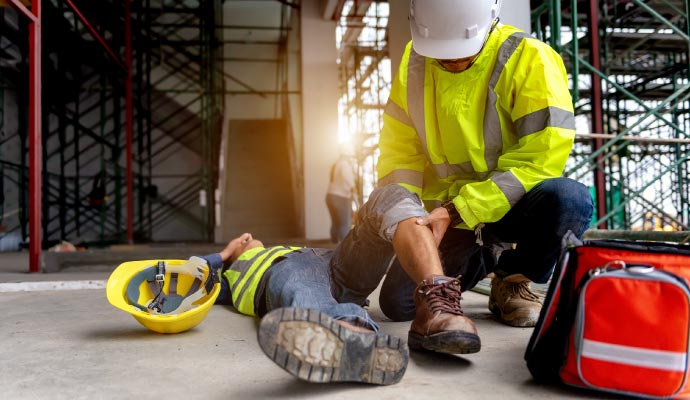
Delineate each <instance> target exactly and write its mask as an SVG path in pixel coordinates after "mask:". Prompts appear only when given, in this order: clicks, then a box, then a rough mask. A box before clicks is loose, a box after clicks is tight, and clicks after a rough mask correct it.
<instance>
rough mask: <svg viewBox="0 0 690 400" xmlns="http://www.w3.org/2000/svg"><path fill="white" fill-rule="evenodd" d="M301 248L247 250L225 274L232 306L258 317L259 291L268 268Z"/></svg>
mask: <svg viewBox="0 0 690 400" xmlns="http://www.w3.org/2000/svg"><path fill="white" fill-rule="evenodd" d="M299 249H300V247H285V246H276V247H269V248H264V247H255V248H253V249H250V250H247V251H245V252H244V253H242V255H240V256H239V257H238V258H237V260H235V262H233V263H232V264H231V265H230V267H229V268H228V270H227V271H225V272H224V273H223V276H224V277H225V279H227V280H228V285H229V287H230V295H231V297H232V304H233V305H234V306H235V308H236V309H237V311H239V312H241V313H242V314H247V315H258V310H259V297H260V296H257V289H258V288H259V284H260V283H261V278H262V277H263V276H264V274H265V273H266V271H267V270H268V268H269V267H270V266H271V265H273V263H274V261H276V259H277V258H278V257H281V256H284V255H285V254H287V253H290V252H293V251H295V250H299Z"/></svg>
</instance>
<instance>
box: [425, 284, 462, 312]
mask: <svg viewBox="0 0 690 400" xmlns="http://www.w3.org/2000/svg"><path fill="white" fill-rule="evenodd" d="M420 292H422V293H424V296H426V298H427V301H428V302H429V308H430V309H431V311H432V312H446V313H450V314H455V315H465V313H464V312H463V311H462V307H460V300H462V295H461V293H460V281H459V280H457V279H453V280H450V281H448V282H444V283H438V284H433V285H427V286H425V287H423V288H422V289H421V290H420Z"/></svg>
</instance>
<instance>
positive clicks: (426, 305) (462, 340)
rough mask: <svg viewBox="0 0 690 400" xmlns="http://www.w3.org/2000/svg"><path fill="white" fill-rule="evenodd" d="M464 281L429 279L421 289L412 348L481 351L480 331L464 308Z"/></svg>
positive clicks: (417, 296)
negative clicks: (462, 289)
mask: <svg viewBox="0 0 690 400" xmlns="http://www.w3.org/2000/svg"><path fill="white" fill-rule="evenodd" d="M461 298H462V297H461V295H460V280H458V279H455V278H450V277H447V276H438V275H435V276H429V277H427V278H426V279H424V280H422V282H421V283H420V284H419V286H417V288H416V289H415V292H414V303H415V306H416V307H417V311H416V315H415V319H414V321H412V326H410V333H409V336H408V340H407V341H408V344H409V346H410V348H411V349H426V350H432V351H437V352H441V353H450V354H468V353H476V352H478V351H479V349H480V348H481V341H480V340H479V336H478V335H477V328H476V327H475V326H474V323H473V322H472V320H471V319H469V318H468V317H466V316H465V314H464V313H463V312H462V308H461V307H460V299H461Z"/></svg>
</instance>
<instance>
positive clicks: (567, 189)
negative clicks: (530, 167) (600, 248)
mask: <svg viewBox="0 0 690 400" xmlns="http://www.w3.org/2000/svg"><path fill="white" fill-rule="evenodd" d="M540 190H542V191H544V194H545V195H546V196H549V197H550V198H551V202H552V205H553V207H552V210H553V211H554V212H557V213H559V214H560V220H561V221H562V224H561V225H562V226H563V228H564V230H572V231H573V232H574V233H575V234H576V235H577V236H578V237H581V236H582V234H583V233H584V231H585V230H586V229H587V227H588V226H589V223H590V222H591V220H592V213H593V210H594V206H593V204H592V196H591V195H590V193H589V190H588V189H587V187H586V186H585V185H583V184H582V183H580V182H577V181H575V180H572V179H569V178H556V179H549V180H547V181H545V182H544V183H543V185H542V187H540ZM561 233H562V234H564V233H565V232H561Z"/></svg>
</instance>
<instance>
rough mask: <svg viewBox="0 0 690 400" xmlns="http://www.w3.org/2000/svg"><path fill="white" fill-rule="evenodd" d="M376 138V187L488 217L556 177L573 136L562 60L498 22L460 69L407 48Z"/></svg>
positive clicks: (471, 222)
mask: <svg viewBox="0 0 690 400" xmlns="http://www.w3.org/2000/svg"><path fill="white" fill-rule="evenodd" d="M383 121H384V125H383V129H382V131H381V137H380V140H379V147H380V150H381V155H380V157H379V161H378V165H377V172H378V176H379V185H381V186H382V185H386V184H391V183H394V184H399V185H401V186H403V187H405V188H407V189H408V190H410V191H412V192H414V193H417V194H418V195H419V196H420V197H421V199H422V200H424V201H425V202H430V201H431V202H434V203H436V204H438V202H439V201H445V200H448V199H453V202H454V204H455V206H456V208H457V209H458V211H459V212H460V215H461V217H462V219H463V221H464V223H462V224H460V225H459V226H458V227H459V228H466V229H467V228H470V229H471V228H474V227H475V226H476V225H478V224H479V223H484V222H495V221H498V220H500V219H501V218H503V216H504V215H505V214H506V213H507V212H508V211H509V210H510V208H511V207H512V206H514V205H515V204H516V203H517V202H518V201H519V200H520V199H521V198H522V196H523V195H524V194H525V193H527V192H528V191H530V190H531V189H532V188H533V187H534V186H535V185H537V184H538V183H540V182H542V181H543V180H545V179H549V178H554V177H558V176H561V174H562V173H563V170H564V168H565V163H566V160H567V158H568V156H569V154H570V151H571V149H572V146H573V142H574V137H575V119H574V115H573V104H572V97H571V95H570V92H569V90H568V76H567V74H566V70H565V66H564V65H563V60H562V59H561V57H560V56H559V55H558V54H557V53H556V52H555V51H554V50H553V49H552V48H551V47H550V46H548V45H547V44H545V43H543V42H541V41H539V40H537V39H534V38H531V37H529V36H527V35H526V34H525V33H524V32H522V31H520V30H519V29H517V28H514V27H511V26H507V25H502V24H499V25H498V26H497V27H496V29H495V30H494V31H493V33H492V34H491V35H490V36H489V39H488V41H487V43H486V45H485V47H484V50H483V51H482V52H481V53H480V54H479V56H478V57H477V58H476V60H475V61H474V64H473V65H472V66H471V67H470V68H469V69H467V70H466V71H463V72H459V73H452V72H448V71H446V70H445V69H444V68H443V67H442V66H441V65H440V64H439V63H438V61H436V60H434V59H431V58H426V57H423V56H421V55H419V54H417V53H415V52H414V50H413V49H412V46H411V43H409V44H408V45H407V48H406V50H405V53H404V55H403V58H402V61H401V63H400V68H399V70H398V74H397V75H396V78H395V79H394V81H393V85H392V88H391V93H390V97H389V99H388V104H387V105H386V109H385V112H384V116H383Z"/></svg>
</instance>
